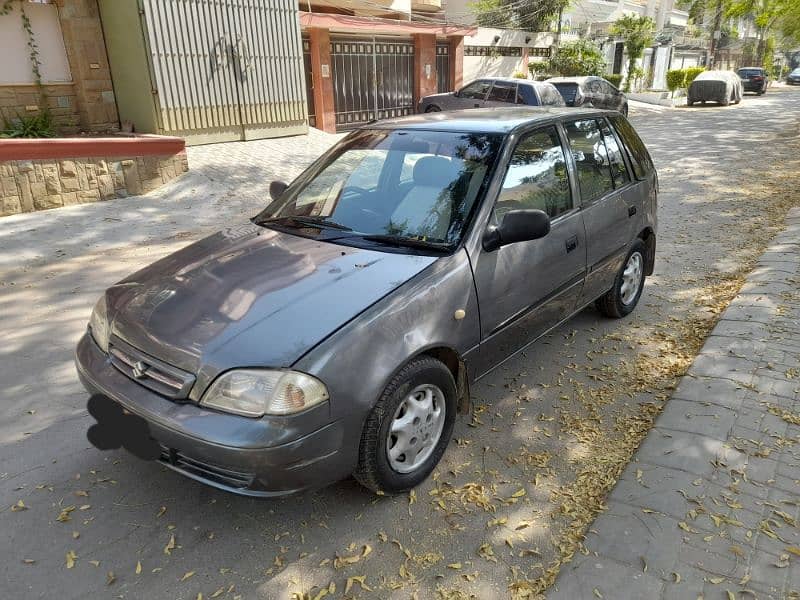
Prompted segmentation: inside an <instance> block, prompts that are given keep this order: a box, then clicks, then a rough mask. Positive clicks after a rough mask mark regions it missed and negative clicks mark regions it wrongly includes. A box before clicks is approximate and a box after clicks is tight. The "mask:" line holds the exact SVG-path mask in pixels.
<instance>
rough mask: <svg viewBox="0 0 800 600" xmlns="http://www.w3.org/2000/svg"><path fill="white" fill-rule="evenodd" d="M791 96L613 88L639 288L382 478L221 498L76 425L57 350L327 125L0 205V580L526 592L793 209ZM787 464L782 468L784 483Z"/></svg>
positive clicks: (154, 593)
mask: <svg viewBox="0 0 800 600" xmlns="http://www.w3.org/2000/svg"><path fill="white" fill-rule="evenodd" d="M798 115H800V89H775V90H771V91H770V92H769V93H767V94H766V95H765V96H762V97H755V96H752V95H748V96H746V97H745V98H744V99H743V101H742V103H741V104H740V105H737V106H730V107H725V108H723V107H717V106H711V105H709V106H701V107H695V108H691V109H689V108H679V109H668V108H663V107H656V106H646V105H642V104H636V106H633V103H632V110H631V121H632V122H633V124H634V125H635V126H636V128H637V130H638V131H639V133H640V135H641V136H642V137H643V139H644V140H645V142H646V143H647V145H648V147H649V149H650V151H651V153H652V154H653V157H654V159H655V162H656V166H657V168H658V172H659V177H660V197H659V204H660V206H659V215H658V216H659V232H658V246H657V258H656V271H655V275H654V276H653V277H651V278H649V279H648V281H647V285H646V288H645V292H644V296H643V297H642V301H641V303H640V305H639V307H638V308H637V310H636V312H634V313H633V314H632V315H631V316H630V317H628V318H627V319H622V320H609V319H606V318H604V317H602V316H601V315H600V314H599V313H598V312H597V311H596V310H595V309H594V308H590V309H587V310H585V311H583V313H581V314H580V315H578V317H576V318H575V319H574V320H572V321H571V322H569V323H567V324H566V325H564V326H562V327H560V328H559V329H557V330H556V331H554V332H552V333H551V334H550V335H548V336H547V337H546V338H545V339H543V340H540V341H539V342H538V343H536V344H535V345H533V346H532V347H531V348H530V349H528V350H527V351H526V352H524V353H523V354H522V355H521V356H519V357H517V358H516V359H514V360H512V361H509V362H507V363H505V364H504V365H503V366H502V367H501V368H500V369H498V370H497V371H496V372H494V373H492V374H491V375H489V376H487V377H486V378H485V379H483V380H482V381H481V382H480V383H479V384H478V385H477V386H475V387H474V388H473V390H472V398H473V402H474V412H473V415H472V418H471V419H470V418H463V419H461V420H460V421H459V422H457V424H456V429H455V432H454V440H453V442H452V444H451V446H450V448H449V449H448V451H447V453H446V454H445V456H444V458H443V460H442V462H441V463H440V465H439V467H438V468H437V470H436V471H435V474H434V476H433V477H432V478H431V479H429V480H428V481H426V482H425V483H424V484H423V485H422V486H420V487H419V488H418V489H416V490H415V492H412V493H411V494H410V495H405V496H402V497H379V496H374V495H372V494H370V493H368V492H367V491H365V490H364V489H363V488H361V487H360V486H359V485H358V484H356V483H355V482H353V481H344V482H342V483H339V484H337V485H334V486H332V487H329V488H326V489H323V490H319V491H317V492H315V493H309V494H304V495H301V496H298V497H291V498H286V499H281V500H275V501H267V500H254V499H247V498H240V497H237V496H233V495H230V494H226V493H223V492H219V491H216V490H213V489H211V488H208V487H205V486H203V485H201V484H198V483H195V482H193V481H190V480H188V479H185V478H183V477H180V476H179V475H177V474H175V473H173V472H171V471H168V470H167V469H166V468H163V467H161V466H159V465H157V464H155V463H145V462H142V461H140V460H138V459H136V458H134V457H132V456H130V455H128V454H126V453H124V452H122V451H114V452H100V451H98V450H96V449H95V448H94V447H92V446H91V445H90V444H89V442H88V441H87V439H86V435H85V432H86V429H87V428H88V426H89V425H90V424H91V423H92V419H91V418H90V417H89V416H88V415H87V413H86V409H85V405H86V400H87V397H86V393H85V392H84V391H83V389H82V387H81V385H80V384H79V382H78V380H77V376H76V374H75V369H74V366H73V363H72V352H73V349H74V346H75V343H76V342H77V340H78V338H79V336H80V335H81V333H82V332H83V330H84V328H85V326H86V322H87V320H88V318H89V314H90V311H91V309H92V306H93V304H94V302H95V301H96V299H97V298H98V296H99V295H100V293H101V292H102V290H104V289H105V288H106V287H108V286H109V285H110V284H112V283H113V282H115V281H117V280H119V279H121V278H122V277H124V276H125V275H127V274H128V273H131V272H133V271H135V270H136V269H138V268H139V267H141V266H144V265H146V264H148V263H150V262H152V261H154V260H156V259H157V258H159V257H161V256H163V255H165V254H167V253H169V252H172V251H174V250H177V249H178V248H181V247H182V246H184V245H186V244H187V243H190V242H192V241H194V240H196V239H199V238H200V237H202V236H203V235H205V234H207V233H210V232H212V231H214V230H215V229H217V228H219V227H221V226H222V225H223V224H231V223H235V222H237V221H243V220H245V219H246V218H248V217H249V216H251V215H253V214H254V213H255V212H256V211H257V210H258V209H259V207H261V206H262V205H263V204H264V202H265V198H266V196H267V191H266V190H267V188H268V185H269V182H270V180H272V179H275V178H285V179H289V178H291V177H292V176H294V175H296V174H297V173H298V172H299V171H300V170H301V169H302V168H303V167H304V166H305V165H306V164H308V162H310V161H311V160H313V159H314V158H315V157H316V156H318V155H319V153H321V152H322V151H323V150H324V149H325V148H326V147H327V146H328V145H329V144H330V143H333V141H335V139H336V138H335V137H334V136H328V135H326V134H322V133H320V132H318V131H316V130H312V131H313V134H312V135H309V136H308V137H304V138H290V139H283V140H264V141H259V142H241V143H228V144H222V145H216V146H199V147H192V148H189V149H188V154H189V163H190V168H191V170H190V172H189V173H188V174H187V175H185V176H183V177H182V178H180V179H178V180H177V181H175V182H173V183H171V184H168V185H167V186H165V187H164V188H161V189H160V190H158V191H157V192H155V193H153V194H151V195H148V196H146V197H133V198H127V199H120V200H114V201H111V202H107V203H98V204H86V205H80V206H73V207H68V208H63V209H57V210H50V211H45V212H38V213H31V214H21V215H16V216H11V217H5V218H3V219H0V248H2V252H1V253H0V314H2V315H3V319H2V321H0V336H2V339H3V341H4V344H3V347H2V349H0V405H2V406H3V411H2V413H1V414H0V506H2V508H0V529H2V531H3V532H4V534H5V535H4V536H3V538H2V541H0V544H2V546H0V554H2V556H3V557H4V559H5V560H3V561H2V566H1V567H0V578H2V581H4V582H5V584H4V585H3V588H4V589H5V590H6V591H5V593H4V594H3V596H4V597H9V598H26V599H27V598H51V597H59V598H62V599H64V600H68V599H78V598H105V597H108V598H112V597H114V598H117V597H119V598H176V599H191V600H195V599H197V598H199V594H202V598H205V599H207V598H236V597H241V598H243V599H249V598H263V599H277V598H295V597H296V598H301V599H302V598H305V596H304V594H308V595H309V597H310V598H315V597H318V596H317V594H318V593H319V592H320V590H322V589H326V590H330V591H331V592H333V589H334V588H333V586H335V593H332V594H331V595H332V596H333V597H360V598H398V599H399V598H403V599H406V598H410V597H417V598H419V599H426V598H444V599H451V598H452V599H460V598H470V597H475V598H480V599H483V598H502V597H507V596H508V595H509V594H510V595H512V596H513V597H519V598H526V597H536V596H537V594H540V593H541V592H543V591H544V590H545V589H546V588H547V587H548V586H549V585H551V584H552V583H553V581H554V580H555V577H556V575H557V574H558V571H559V568H560V566H561V564H562V562H564V561H565V560H568V559H570V558H572V557H573V555H575V553H576V552H578V551H580V550H581V549H582V547H581V540H582V535H583V533H584V532H585V529H586V528H587V526H589V524H590V523H591V522H592V521H593V519H594V516H595V515H596V514H597V512H598V510H600V509H601V508H602V506H603V502H604V498H605V495H606V494H607V492H608V491H609V490H610V489H611V487H612V486H613V483H614V482H615V481H616V479H617V478H618V477H619V475H620V473H621V472H622V471H623V469H624V468H625V465H626V464H627V463H628V461H629V460H630V457H631V455H632V454H633V452H634V450H635V449H636V447H637V446H638V444H639V442H640V441H641V440H642V438H643V437H644V435H645V434H646V433H647V431H648V430H649V428H650V427H651V425H652V423H653V420H654V419H655V417H656V416H657V414H658V413H659V411H660V409H661V407H662V405H663V403H664V402H665V401H667V400H668V399H669V397H670V396H671V395H672V393H673V391H674V389H675V387H676V385H677V380H678V378H679V377H680V376H681V375H683V374H684V372H685V371H686V369H687V368H688V367H689V365H691V363H692V361H693V360H694V358H695V356H696V355H697V354H698V352H699V351H700V348H701V347H702V345H703V342H704V340H705V338H706V336H707V335H708V334H709V332H710V330H711V328H712V327H713V325H714V323H715V321H716V319H717V317H718V316H719V315H720V313H721V312H722V310H724V308H725V306H726V305H727V303H728V302H730V300H731V299H732V298H733V297H734V296H735V295H736V294H737V292H738V291H739V288H740V286H741V284H742V282H743V281H744V277H745V275H746V274H747V273H748V272H749V271H750V270H751V269H752V267H753V266H754V264H755V261H756V260H757V259H758V258H759V256H760V255H761V252H762V251H763V250H764V249H765V247H766V246H767V244H768V243H769V242H770V240H771V239H772V238H773V237H774V236H775V235H776V234H777V233H778V232H779V231H780V230H781V229H782V226H783V216H784V215H785V213H786V211H787V210H788V208H789V207H790V206H797V205H800V189H798V180H797V175H798V173H800V158H799V157H800V137H799V136H798V131H800V118H799V117H798ZM365 368H368V365H365ZM353 380H354V381H357V380H358V373H353ZM787 437H789V436H788V434H787ZM787 443H788V442H787ZM795 443H796V441H795ZM793 477H794V478H793ZM796 477H800V474H798V475H795V476H788V475H787V476H786V477H785V479H786V481H785V482H783V485H785V486H789V487H788V488H783V489H784V491H785V492H788V493H790V494H791V493H793V494H795V496H797V495H798V494H800V484H798V481H797V479H796ZM792 486H794V487H792ZM20 501H21V504H19V503H20ZM794 514H795V517H797V510H796V507H795V511H794ZM795 545H798V544H795ZM70 553H72V554H70ZM791 560H792V561H793V563H792V565H793V567H794V569H795V571H797V570H798V569H797V564H798V561H799V560H800V557H794V556H792V557H791ZM70 562H74V565H73V566H70V564H68V563H70ZM68 567H69V568H68ZM564 572H565V573H566V570H565V571H564ZM354 577H357V578H358V579H352V578H354ZM362 577H363V579H361V578H362ZM560 582H563V579H562V580H560ZM348 583H349V585H348ZM348 587H349V588H350V589H349V590H348V589H347V588H348ZM590 589H591V588H590ZM787 589H788V588H787ZM509 590H510V591H509ZM590 593H591V592H590ZM715 593H716V592H715ZM720 594H722V591H720ZM319 597H321V596H319ZM604 597H606V598H612V597H615V596H614V595H613V593H608V590H607V592H606V595H605V596H604ZM678 597H680V596H678ZM706 597H707V598H715V597H720V598H722V597H724V596H722V595H719V596H714V595H711V594H709V595H707V596H706ZM693 599H694V596H692V600H693Z"/></svg>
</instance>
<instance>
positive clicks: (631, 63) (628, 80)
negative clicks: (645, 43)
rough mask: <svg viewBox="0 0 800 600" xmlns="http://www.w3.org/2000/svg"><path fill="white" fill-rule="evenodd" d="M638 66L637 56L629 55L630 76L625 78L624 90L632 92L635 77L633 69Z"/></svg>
mask: <svg viewBox="0 0 800 600" xmlns="http://www.w3.org/2000/svg"><path fill="white" fill-rule="evenodd" d="M635 68H636V57H634V56H629V57H628V76H627V77H626V78H625V89H624V90H622V91H623V92H630V91H631V83H633V81H632V79H631V78H632V77H633V70H634V69H635Z"/></svg>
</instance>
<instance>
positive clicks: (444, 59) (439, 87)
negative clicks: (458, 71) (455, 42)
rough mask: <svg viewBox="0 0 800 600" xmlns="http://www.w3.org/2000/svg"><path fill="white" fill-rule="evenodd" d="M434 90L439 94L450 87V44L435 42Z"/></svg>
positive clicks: (447, 90) (449, 90) (448, 90)
mask: <svg viewBox="0 0 800 600" xmlns="http://www.w3.org/2000/svg"><path fill="white" fill-rule="evenodd" d="M436 91H437V92H439V93H440V94H443V93H445V92H452V91H453V90H451V89H450V45H449V44H436Z"/></svg>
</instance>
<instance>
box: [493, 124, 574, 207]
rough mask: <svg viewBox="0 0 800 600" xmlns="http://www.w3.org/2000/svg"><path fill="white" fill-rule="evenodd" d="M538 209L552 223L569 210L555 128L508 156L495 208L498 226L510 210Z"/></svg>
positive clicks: (563, 161) (539, 133)
mask: <svg viewBox="0 0 800 600" xmlns="http://www.w3.org/2000/svg"><path fill="white" fill-rule="evenodd" d="M531 208H537V209H539V210H543V211H544V212H546V213H547V214H548V216H549V217H550V218H551V219H554V218H556V217H558V216H559V215H561V214H563V213H565V212H567V211H569V210H571V209H572V195H571V193H570V189H569V177H568V175H567V163H566V158H565V156H564V149H563V148H562V147H561V142H560V140H559V137H558V132H557V131H556V128H555V127H548V128H547V129H543V130H540V131H537V132H535V133H532V134H530V135H528V136H527V137H525V138H523V139H522V140H521V141H520V142H519V144H518V145H517V147H516V149H515V150H514V154H513V155H512V156H511V162H510V163H509V166H508V171H507V172H506V177H505V179H504V180H503V188H502V190H501V191H500V195H499V196H498V198H497V204H496V205H495V218H497V220H498V222H499V221H500V220H502V217H503V215H504V214H505V213H506V212H508V211H509V210H519V209H531Z"/></svg>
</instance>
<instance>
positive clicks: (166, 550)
mask: <svg viewBox="0 0 800 600" xmlns="http://www.w3.org/2000/svg"><path fill="white" fill-rule="evenodd" d="M174 549H175V534H174V533H173V534H172V535H171V536H169V541H168V542H167V545H166V546H164V554H172V551H173V550H174Z"/></svg>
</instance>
